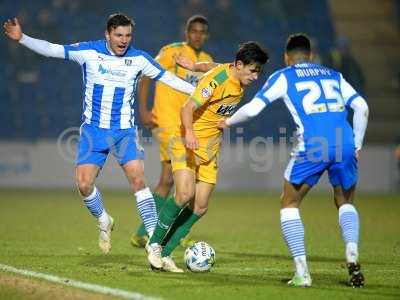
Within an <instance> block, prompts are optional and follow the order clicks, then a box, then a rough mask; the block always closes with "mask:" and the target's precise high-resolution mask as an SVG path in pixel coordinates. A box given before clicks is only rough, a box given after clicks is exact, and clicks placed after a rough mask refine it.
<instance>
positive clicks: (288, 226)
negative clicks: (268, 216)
mask: <svg viewBox="0 0 400 300" xmlns="http://www.w3.org/2000/svg"><path fill="white" fill-rule="evenodd" d="M281 229H282V234H283V238H284V239H285V242H286V245H287V246H288V248H289V250H290V253H291V254H292V257H293V260H294V263H295V266H296V273H297V274H298V275H300V276H303V275H304V274H305V273H307V272H308V268H307V261H306V251H305V246H304V226H303V223H302V222H301V218H300V213H299V209H298V208H283V209H281Z"/></svg>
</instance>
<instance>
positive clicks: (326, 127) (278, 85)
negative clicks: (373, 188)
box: [255, 63, 359, 151]
mask: <svg viewBox="0 0 400 300" xmlns="http://www.w3.org/2000/svg"><path fill="white" fill-rule="evenodd" d="M357 97H359V94H358V93H357V92H356V91H355V90H354V89H353V87H352V86H351V85H350V84H349V83H348V82H347V81H346V80H345V79H344V78H343V76H342V75H341V74H340V73H339V72H336V71H334V70H332V69H329V68H326V67H324V66H321V65H317V64H312V63H302V64H296V65H292V66H289V67H287V68H284V69H281V70H278V71H277V72H275V73H274V74H272V75H271V76H270V77H269V79H268V80H267V82H266V83H265V85H264V86H263V87H262V89H261V90H260V91H259V92H258V93H257V94H256V96H255V98H258V99H261V100H262V101H264V103H265V104H266V105H268V104H270V103H271V102H273V101H275V100H277V99H280V98H282V99H283V100H284V102H285V104H286V106H287V108H288V110H289V112H290V113H291V115H292V117H293V120H294V122H295V123H296V126H297V137H298V144H297V149H296V150H297V151H307V150H308V149H311V148H312V147H315V146H316V145H317V144H319V145H321V143H322V144H323V145H326V146H327V147H336V146H350V147H354V134H353V130H352V128H351V126H350V124H349V122H348V121H347V109H348V108H349V107H350V105H351V102H352V101H353V100H354V99H356V98H357Z"/></svg>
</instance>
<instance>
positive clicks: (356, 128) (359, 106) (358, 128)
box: [350, 96, 369, 150]
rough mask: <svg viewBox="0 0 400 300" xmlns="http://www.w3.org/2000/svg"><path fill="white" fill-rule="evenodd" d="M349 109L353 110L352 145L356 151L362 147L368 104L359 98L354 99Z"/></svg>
mask: <svg viewBox="0 0 400 300" xmlns="http://www.w3.org/2000/svg"><path fill="white" fill-rule="evenodd" d="M350 107H351V108H352V109H353V110H354V115H353V133H354V144H355V146H356V149H357V150H360V149H361V148H362V145H363V140H364V135H365V130H366V129H367V124H368V114H369V109H368V104H367V102H366V101H365V100H364V98H362V97H361V96H358V97H357V98H355V99H354V100H353V101H352V102H351V104H350Z"/></svg>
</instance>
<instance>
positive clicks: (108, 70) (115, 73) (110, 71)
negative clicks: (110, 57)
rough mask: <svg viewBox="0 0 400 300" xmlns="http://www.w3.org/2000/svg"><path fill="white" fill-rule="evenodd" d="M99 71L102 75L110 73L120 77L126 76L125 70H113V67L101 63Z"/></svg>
mask: <svg viewBox="0 0 400 300" xmlns="http://www.w3.org/2000/svg"><path fill="white" fill-rule="evenodd" d="M98 72H99V73H100V74H102V75H104V74H110V75H113V76H118V77H125V76H126V72H125V71H123V70H111V69H106V68H104V67H103V65H102V64H100V65H99V69H98Z"/></svg>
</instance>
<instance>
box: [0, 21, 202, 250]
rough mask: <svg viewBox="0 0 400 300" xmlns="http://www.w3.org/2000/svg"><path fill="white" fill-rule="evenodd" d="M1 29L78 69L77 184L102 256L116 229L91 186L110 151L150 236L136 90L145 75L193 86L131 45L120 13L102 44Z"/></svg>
mask: <svg viewBox="0 0 400 300" xmlns="http://www.w3.org/2000/svg"><path fill="white" fill-rule="evenodd" d="M3 27H4V32H5V34H6V35H7V36H8V37H9V38H10V39H12V40H15V41H18V42H19V43H20V44H22V45H24V46H25V47H27V48H29V49H31V50H32V51H34V52H36V53H38V54H41V55H44V56H47V57H55V58H62V59H65V60H72V61H75V62H77V63H78V64H79V65H80V66H81V68H82V75H83V87H84V95H83V98H84V99H83V114H82V120H83V124H82V126H81V134H80V139H79V143H78V155H77V159H76V183H77V186H78V189H79V192H80V194H81V195H82V197H83V201H84V203H85V205H86V207H87V208H88V209H89V211H90V213H91V214H92V215H93V216H94V217H96V218H97V219H98V222H99V226H98V227H99V230H100V232H99V247H100V249H101V250H102V251H103V252H104V253H108V252H109V251H110V249H111V231H112V229H113V225H114V220H113V218H112V217H111V216H110V215H109V214H108V213H107V212H106V210H105V208H104V205H103V201H102V197H101V193H100V191H99V189H98V188H97V187H96V186H95V179H96V177H97V176H98V174H99V172H100V170H101V168H102V167H103V165H104V163H105V161H106V159H107V156H108V154H109V152H112V153H113V155H114V156H115V158H116V159H117V161H118V162H119V164H120V165H121V167H122V169H123V170H124V172H125V175H126V177H127V179H128V182H129V185H130V187H131V189H132V191H133V192H134V193H135V196H136V201H137V208H138V211H139V214H140V217H141V219H142V221H143V223H144V225H145V228H146V231H147V233H148V234H149V236H151V235H152V233H153V231H154V228H155V225H156V222H157V213H156V209H155V203H154V199H153V195H152V193H151V192H150V189H149V188H148V187H147V186H146V183H145V178H144V165H143V158H144V151H143V148H142V147H141V146H140V144H139V141H138V138H137V129H136V126H135V123H134V110H133V104H134V101H135V99H134V94H135V89H136V85H137V82H138V79H139V78H140V76H141V75H142V74H143V75H146V76H147V77H150V78H152V79H154V80H160V81H161V82H163V83H165V84H167V85H169V86H171V87H172V88H174V89H177V90H179V91H181V92H184V93H187V94H191V92H192V91H193V90H194V87H193V86H192V85H191V84H189V83H187V82H186V81H183V80H182V79H180V78H178V77H176V76H175V75H173V74H171V73H169V72H167V71H165V70H164V69H163V68H162V67H160V65H159V64H158V63H156V62H155V61H154V60H153V59H152V58H151V56H150V55H149V54H147V53H146V52H144V51H142V50H138V49H135V48H133V47H132V46H131V41H132V32H133V29H134V22H133V21H132V20H131V19H130V18H129V17H127V16H125V15H123V14H113V15H111V16H110V17H109V18H108V20H107V27H106V30H105V39H103V40H98V41H89V42H81V43H76V44H72V45H58V44H54V43H50V42H47V41H44V40H39V39H35V38H32V37H29V36H27V35H25V34H24V33H23V32H22V28H21V25H20V24H19V22H18V20H17V19H16V18H14V19H13V20H8V21H6V22H5V23H4V26H3ZM66 80H68V78H66ZM166 105H168V103H166Z"/></svg>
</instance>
